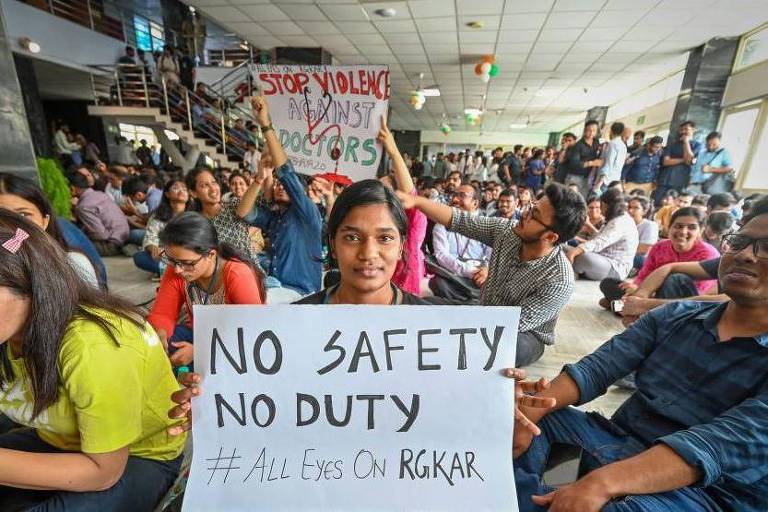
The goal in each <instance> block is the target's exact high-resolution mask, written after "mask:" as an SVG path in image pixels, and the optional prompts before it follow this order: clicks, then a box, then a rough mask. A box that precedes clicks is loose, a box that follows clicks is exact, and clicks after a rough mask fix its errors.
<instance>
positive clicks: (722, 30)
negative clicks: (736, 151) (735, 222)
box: [185, 0, 768, 132]
mask: <svg viewBox="0 0 768 512" xmlns="http://www.w3.org/2000/svg"><path fill="white" fill-rule="evenodd" d="M185 1H186V2H188V3H190V4H192V5H194V6H196V7H197V8H199V9H200V10H201V11H203V12H204V13H205V14H206V16H207V17H210V18H211V19H213V20H215V21H216V22H217V23H219V24H221V25H222V26H224V27H226V28H227V29H229V30H232V31H233V32H235V33H237V34H240V35H242V36H243V37H244V38H246V39H248V40H249V41H251V43H252V44H254V45H256V46H257V47H259V48H263V49H269V48H272V47H275V46H322V47H324V48H326V49H327V50H328V51H330V52H331V53H332V54H333V56H334V57H335V58H336V59H337V60H338V62H339V63H341V64H387V65H388V66H389V67H390V70H391V77H392V100H391V106H392V109H393V113H392V118H391V120H390V124H391V125H392V126H393V127H395V128H398V129H416V130H424V129H427V130H429V129H436V128H437V127H438V126H439V125H440V123H441V122H443V121H444V120H445V121H448V122H449V123H450V124H451V126H452V127H453V129H454V130H476V131H477V130H483V131H508V130H509V125H510V124H512V123H515V124H518V123H526V122H528V121H530V124H529V125H528V126H527V127H526V128H524V129H517V130H514V131H527V132H548V131H558V130H561V129H563V128H565V127H567V126H570V125H571V124H573V123H575V122H577V121H578V120H579V118H580V117H581V118H583V115H584V114H583V113H584V111H585V110H587V109H588V108H590V107H592V106H595V105H610V104H612V103H614V102H615V101H617V100H619V99H620V98H623V97H626V96H628V95H630V94H632V93H633V92H636V91H639V90H642V89H643V88H645V87H646V86H648V85H650V84H652V83H654V82H656V81H658V80H660V79H662V78H664V77H665V76H667V75H669V74H670V73H673V72H676V71H679V70H680V69H682V68H683V67H685V62H686V52H687V51H688V49H690V48H692V47H695V46H698V45H700V44H702V43H703V42H705V41H707V40H709V39H711V38H712V37H716V36H737V35H741V34H743V33H745V32H747V31H749V30H751V29H753V28H755V27H757V26H759V25H761V24H762V23H764V22H765V21H766V20H768V9H767V8H768V0H407V1H394V2H379V1H367V0H185ZM387 7H391V8H394V9H395V10H396V12H397V14H396V15H395V16H394V17H392V18H382V17H380V16H378V15H376V14H375V13H374V11H376V10H377V9H381V8H387ZM471 21H480V22H482V23H483V27H482V28H481V29H472V28H469V27H468V26H467V25H466V24H467V23H468V22H471ZM483 54H495V55H496V62H497V64H498V66H499V68H500V72H499V74H498V76H496V77H495V78H492V79H491V81H490V82H489V83H488V84H484V83H482V82H481V80H480V79H479V77H477V76H475V74H474V71H473V68H474V64H475V62H477V60H478V59H479V57H480V56H481V55H483ZM419 73H423V74H424V78H423V85H425V86H426V85H431V84H433V83H437V84H439V86H440V91H441V93H442V95H441V97H439V98H427V101H426V104H425V105H424V108H423V109H422V110H421V111H416V110H414V109H413V108H412V107H411V106H410V104H409V99H410V92H411V91H412V90H414V89H415V88H416V87H418V86H419ZM467 107H476V108H484V109H485V111H486V114H485V115H484V116H483V121H482V126H474V127H472V126H469V125H467V124H465V122H464V118H463V116H462V115H461V114H462V112H463V110H464V108H467Z"/></svg>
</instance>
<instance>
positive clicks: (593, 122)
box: [584, 119, 600, 130]
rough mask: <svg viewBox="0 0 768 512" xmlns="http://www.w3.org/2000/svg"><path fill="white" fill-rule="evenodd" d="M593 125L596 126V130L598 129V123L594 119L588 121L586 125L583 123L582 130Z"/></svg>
mask: <svg viewBox="0 0 768 512" xmlns="http://www.w3.org/2000/svg"><path fill="white" fill-rule="evenodd" d="M591 125H595V126H597V129H598V130H599V129H600V123H599V122H598V121H597V120H596V119H588V120H587V122H586V123H584V128H586V127H587V126H591Z"/></svg>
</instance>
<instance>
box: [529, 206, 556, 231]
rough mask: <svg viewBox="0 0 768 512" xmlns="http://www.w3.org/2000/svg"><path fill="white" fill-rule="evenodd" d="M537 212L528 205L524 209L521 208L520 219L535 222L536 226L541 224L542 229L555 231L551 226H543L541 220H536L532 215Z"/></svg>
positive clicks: (533, 207)
mask: <svg viewBox="0 0 768 512" xmlns="http://www.w3.org/2000/svg"><path fill="white" fill-rule="evenodd" d="M535 211H538V210H536V207H535V206H534V205H533V204H528V206H526V207H525V208H523V211H522V212H520V217H522V218H523V219H524V220H532V221H535V222H536V223H538V224H541V225H542V226H543V227H545V228H547V229H548V230H550V231H555V228H554V227H553V226H550V225H549V224H545V223H544V222H543V221H542V220H541V219H539V218H537V217H536V215H534V212H535Z"/></svg>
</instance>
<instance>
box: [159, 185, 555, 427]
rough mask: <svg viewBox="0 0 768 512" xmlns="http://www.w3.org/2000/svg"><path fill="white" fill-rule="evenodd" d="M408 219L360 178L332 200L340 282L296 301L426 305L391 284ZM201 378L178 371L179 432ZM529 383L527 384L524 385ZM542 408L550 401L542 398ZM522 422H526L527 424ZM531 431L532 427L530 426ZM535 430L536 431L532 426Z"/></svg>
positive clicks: (387, 193) (390, 196)
mask: <svg viewBox="0 0 768 512" xmlns="http://www.w3.org/2000/svg"><path fill="white" fill-rule="evenodd" d="M407 232H408V222H407V218H406V215H405V212H404V210H403V206H402V205H401V204H400V201H399V200H398V199H397V196H396V195H395V193H394V191H393V190H392V189H390V188H388V187H386V186H385V185H383V184H382V183H380V182H379V181H377V180H363V181H360V182H357V183H355V184H353V185H351V186H349V187H347V188H346V189H345V190H344V191H343V192H342V193H341V194H340V195H339V197H338V198H337V199H336V202H335V204H334V205H333V210H331V214H330V217H329V220H328V238H329V241H330V248H331V254H332V256H333V258H334V259H335V260H336V262H337V264H338V267H339V272H340V275H341V278H340V281H339V284H338V285H336V286H333V287H331V288H326V289H325V290H322V291H320V292H318V293H316V294H314V295H310V296H309V297H305V298H304V299H301V300H300V301H298V302H297V303H296V304H367V305H380V306H383V305H394V304H406V305H419V304H421V305H426V304H435V303H437V302H436V301H437V300H439V299H435V298H424V299H422V298H419V297H416V296H415V295H411V294H409V293H406V292H403V291H402V290H400V289H399V288H398V287H397V286H395V285H394V284H392V278H393V276H394V275H395V269H396V268H397V265H398V262H399V261H401V259H402V258H403V247H404V245H405V234H406V233H407ZM507 376H508V377H510V378H516V379H522V378H524V374H521V373H519V372H516V371H510V372H509V373H508V374H507ZM201 381H202V378H201V376H200V375H198V374H195V373H185V374H182V375H181V378H180V382H181V383H182V384H183V385H184V386H185V388H184V389H182V390H180V391H178V392H176V393H174V394H173V395H172V397H171V399H172V400H173V401H174V402H175V403H177V404H179V405H178V406H176V407H174V408H173V409H171V411H169V416H170V417H171V418H173V419H181V418H186V419H187V421H185V422H183V423H182V424H180V425H177V426H175V427H173V428H171V429H170V431H169V432H170V433H172V434H179V433H182V432H184V431H186V430H189V429H190V428H191V422H190V421H188V420H189V413H190V411H191V404H190V400H191V398H192V397H193V396H197V395H198V394H199V393H200V388H199V387H197V386H198V385H199V384H200V382H201ZM530 385H531V386H533V387H534V389H536V388H538V389H544V387H546V385H547V384H546V381H540V382H538V383H530ZM529 387H530V386H528V384H526V387H525V389H528V388H529ZM523 400H525V401H526V402H528V403H531V404H534V405H531V406H533V407H536V406H542V405H535V404H538V403H539V402H538V401H537V400H538V399H536V398H535V397H527V396H526V397H525V398H523ZM542 403H543V404H544V405H543V406H546V407H550V406H551V404H548V402H546V401H544V402H542ZM526 425H527V424H526ZM530 428H532V429H536V427H535V425H532V424H531V427H530ZM536 430H538V429H536Z"/></svg>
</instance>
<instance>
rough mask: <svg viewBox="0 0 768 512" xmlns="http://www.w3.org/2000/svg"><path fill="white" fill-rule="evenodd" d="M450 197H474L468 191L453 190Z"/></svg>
mask: <svg viewBox="0 0 768 512" xmlns="http://www.w3.org/2000/svg"><path fill="white" fill-rule="evenodd" d="M451 197H458V198H459V199H462V200H463V199H474V198H475V195H474V194H470V193H469V192H454V193H453V194H451Z"/></svg>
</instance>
